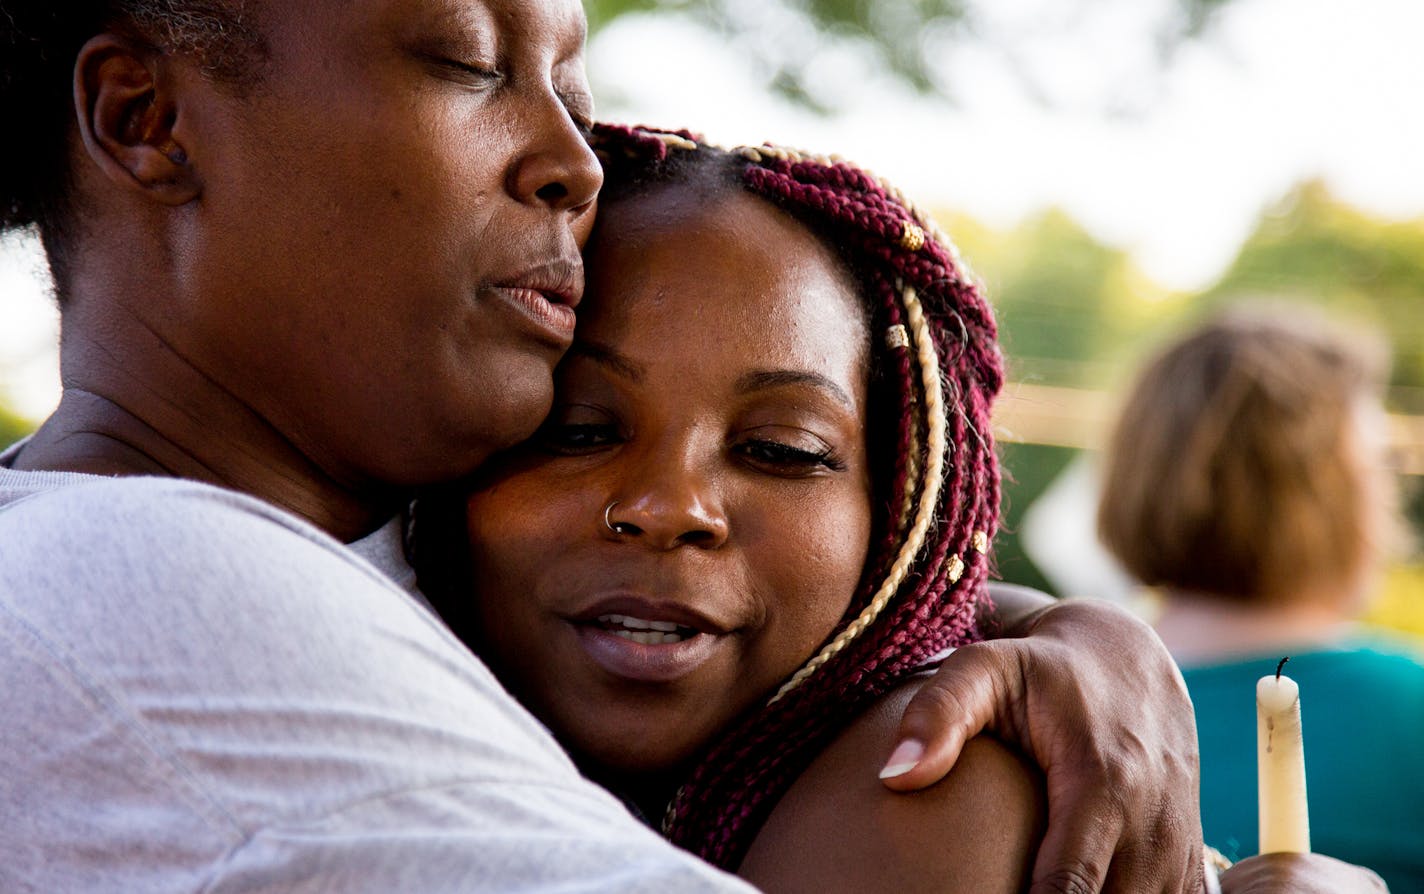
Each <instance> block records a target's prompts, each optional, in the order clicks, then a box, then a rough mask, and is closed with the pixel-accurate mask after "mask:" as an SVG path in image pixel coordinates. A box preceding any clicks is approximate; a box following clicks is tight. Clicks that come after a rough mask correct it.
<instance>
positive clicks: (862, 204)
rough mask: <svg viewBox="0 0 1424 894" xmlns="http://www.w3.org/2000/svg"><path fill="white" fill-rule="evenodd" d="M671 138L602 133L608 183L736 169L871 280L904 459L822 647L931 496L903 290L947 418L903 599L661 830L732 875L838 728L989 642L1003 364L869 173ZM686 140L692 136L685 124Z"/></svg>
mask: <svg viewBox="0 0 1424 894" xmlns="http://www.w3.org/2000/svg"><path fill="white" fill-rule="evenodd" d="M661 133H664V132H657V131H649V130H646V129H643V128H626V127H603V126H600V127H599V128H598V129H597V131H596V133H595V140H594V143H595V147H596V148H597V149H599V151H600V156H601V157H602V158H604V160H605V166H606V168H607V176H608V182H609V184H610V187H611V188H612V189H613V190H615V191H616V190H617V189H618V188H619V184H620V183H625V184H626V183H639V182H641V183H670V182H678V178H679V177H686V176H687V172H689V171H690V170H692V169H693V167H694V166H695V165H697V164H698V163H699V160H698V159H688V160H686V162H685V163H684V164H683V167H681V168H677V167H676V166H675V164H674V162H676V161H677V160H678V159H679V156H694V155H695V156H709V158H705V159H702V160H701V162H700V163H704V164H708V165H715V164H724V165H727V166H728V167H729V168H730V169H732V170H736V171H738V172H739V177H740V181H741V183H742V185H743V187H744V188H746V189H747V190H749V191H750V192H752V193H753V194H756V195H759V196H762V197H763V198H765V199H767V200H768V201H770V202H772V203H773V204H775V205H777V206H778V207H781V208H783V209H785V210H786V211H788V212H789V213H791V214H792V215H793V216H794V217H796V218H797V219H798V220H800V221H802V222H803V223H805V224H806V225H807V226H808V227H810V228H811V229H812V230H813V231H815V232H817V233H818V234H820V235H822V236H823V238H828V241H829V242H830V243H831V245H832V247H833V248H834V249H835V250H836V251H837V253H838V254H839V255H840V256H841V257H843V258H844V259H845V260H846V261H847V263H848V265H849V266H850V267H851V268H852V270H854V271H855V273H856V274H857V275H858V277H859V278H860V280H861V282H862V286H863V295H864V297H865V300H866V303H867V306H868V309H869V311H870V317H871V321H872V327H873V328H872V353H873V354H874V355H876V356H875V361H876V363H877V365H878V369H879V371H880V377H881V384H880V386H879V387H880V389H881V390H880V391H879V392H877V394H876V399H878V400H880V401H882V402H883V403H884V404H885V405H886V406H885V409H884V410H882V412H884V414H885V415H884V416H882V417H880V418H883V419H885V420H886V421H885V423H884V424H883V425H880V426H879V429H878V430H877V431H872V432H871V440H872V442H874V441H875V440H876V439H877V438H880V439H883V442H884V443H882V447H883V448H884V449H883V451H882V454H881V455H880V456H879V457H878V459H879V460H880V461H882V462H884V463H887V464H891V465H892V466H893V476H889V477H886V478H885V479H884V482H885V483H884V484H882V486H881V491H882V492H881V493H880V494H877V505H876V507H875V509H876V516H877V518H876V522H875V530H876V531H877V532H878V534H877V538H878V540H877V542H876V543H873V544H872V549H871V551H870V560H869V562H868V564H867V567H866V573H865V574H864V576H863V579H862V582H861V585H860V586H859V588H858V591H857V593H856V595H855V598H854V599H853V600H852V601H851V604H850V607H849V609H848V610H847V612H846V615H845V617H844V618H843V619H842V621H841V625H840V627H839V628H838V629H837V630H836V631H834V632H833V633H832V635H831V637H828V639H827V642H830V640H831V639H834V637H835V636H836V635H837V634H839V633H840V632H841V630H843V629H845V628H846V626H847V625H848V624H850V623H851V622H852V621H853V620H855V619H856V618H857V617H858V616H859V615H860V613H861V612H862V610H863V609H865V607H866V606H867V605H868V604H869V602H870V599H871V597H872V596H873V595H874V594H875V593H876V591H877V590H878V589H879V588H880V586H881V584H882V582H883V581H884V580H885V578H886V575H887V573H888V570H889V566H890V564H891V562H892V561H893V560H894V559H895V557H896V556H897V555H898V553H899V552H900V550H901V547H902V546H903V543H904V538H905V533H904V531H903V530H902V526H901V524H900V521H901V520H900V515H901V508H902V506H904V505H905V503H904V501H905V496H906V494H907V492H908V493H910V494H911V495H912V496H915V497H916V498H917V497H918V495H919V494H920V492H921V491H922V486H923V483H922V482H919V481H916V480H911V478H910V475H909V471H910V467H911V462H910V460H909V454H910V448H911V445H912V441H914V440H915V439H914V438H913V436H912V433H913V432H914V431H915V430H916V426H917V422H916V420H917V419H918V420H919V422H918V427H919V429H920V432H921V433H920V436H919V439H918V440H919V442H921V443H917V444H916V448H915V449H917V450H920V451H923V450H924V448H925V445H924V443H922V442H923V440H924V434H923V432H924V429H925V427H926V426H925V422H924V420H925V418H926V412H927V411H926V407H925V395H924V392H923V389H922V388H921V387H920V384H919V383H920V375H921V373H920V369H919V362H918V360H917V358H916V355H915V354H914V350H915V349H914V347H913V346H912V347H910V348H890V347H888V346H887V345H886V343H885V341H884V334H885V332H886V330H887V328H888V327H891V326H895V325H905V326H907V327H908V325H909V320H908V319H907V317H906V315H905V312H904V305H903V301H902V297H901V296H902V291H903V289H904V288H913V289H914V290H915V292H916V293H917V294H918V297H919V300H920V302H921V304H922V306H923V311H924V314H925V316H926V318H927V322H928V326H929V329H930V333H931V338H932V341H933V342H934V344H935V347H936V349H937V352H938V360H939V366H940V374H941V377H942V381H943V383H944V400H945V402H946V414H947V421H948V425H947V431H946V435H947V440H948V442H949V448H948V455H947V456H946V466H945V473H944V476H943V480H944V486H943V490H942V491H941V495H940V499H939V502H938V505H937V506H936V507H935V518H934V523H933V524H932V525H931V527H930V529H929V532H928V534H927V536H926V540H925V543H924V545H923V546H922V547H921V549H920V551H919V553H918V556H917V557H916V559H915V562H914V564H913V566H912V568H911V571H910V573H909V574H908V575H907V576H906V578H905V579H904V581H903V582H902V583H901V584H900V586H899V589H898V592H897V593H896V594H895V597H894V598H893V599H892V600H891V601H890V603H889V604H888V605H887V606H886V608H885V609H884V610H883V611H882V612H881V614H880V616H879V617H878V618H877V619H876V620H875V621H874V622H873V623H871V624H870V626H869V627H867V628H866V629H865V630H864V631H863V632H862V633H861V635H860V636H859V637H857V638H855V639H853V640H851V641H850V642H849V644H847V645H846V646H845V648H844V649H843V650H842V651H841V652H839V653H838V654H836V655H834V656H833V657H832V658H830V660H829V661H827V662H826V663H825V664H824V665H823V666H821V667H820V668H818V669H817V670H816V671H815V672H814V673H812V674H811V675H810V676H809V677H807V678H806V679H805V681H804V682H803V683H802V684H801V685H799V686H797V687H796V688H793V689H791V690H790V691H789V692H787V693H786V694H785V696H784V697H782V698H780V699H777V700H773V701H771V702H769V703H765V704H762V705H760V706H758V707H756V708H753V709H752V710H750V711H749V712H748V713H747V714H746V715H745V716H743V717H742V718H741V719H740V720H739V721H738V722H737V723H735V724H734V725H733V726H732V728H730V729H729V730H726V731H724V733H723V735H722V736H721V737H720V738H719V739H718V740H717V741H716V742H715V743H713V745H712V746H711V747H710V748H709V749H708V750H707V751H706V753H705V754H704V755H703V756H702V758H701V759H700V760H699V762H698V763H697V765H696V766H695V767H694V769H693V770H692V772H691V774H690V775H689V776H688V778H687V780H686V782H685V784H684V785H683V787H682V789H681V790H680V791H679V793H678V796H677V797H676V798H675V799H674V802H673V804H672V805H671V806H670V809H669V811H668V815H667V818H666V820H665V823H664V831H665V832H666V834H667V835H668V837H669V838H671V839H672V840H673V841H674V842H675V843H677V844H679V845H680V846H682V847H684V848H686V849H688V850H690V851H692V852H693V853H696V854H698V855H699V856H701V857H703V858H704V859H706V860H708V861H710V862H712V863H714V864H716V865H718V866H721V867H724V868H726V869H735V868H736V867H737V866H738V865H739V864H740V863H741V860H742V857H743V855H744V854H745V853H746V849H747V847H748V845H749V844H750V843H751V840H752V839H753V838H754V837H755V835H756V833H757V831H758V830H759V829H760V827H761V824H762V822H763V821H764V820H765V818H766V815H767V813H768V812H769V811H770V809H771V808H772V807H773V806H774V805H775V804H776V802H777V801H778V800H779V799H780V797H781V796H782V794H783V793H784V792H785V791H786V789H787V788H788V787H789V786H790V784H791V783H792V782H793V781H794V780H795V779H796V777H797V776H799V775H800V773H801V772H802V771H803V770H804V769H805V767H806V765H807V764H808V763H809V762H810V761H811V759H812V758H814V757H815V755H816V754H818V753H819V752H820V751H821V750H822V749H823V748H824V747H825V746H826V744H827V743H828V742H829V741H830V740H831V738H832V737H834V736H835V735H836V734H837V733H838V732H840V731H841V730H842V729H843V728H844V727H845V726H846V725H847V724H849V723H850V722H851V721H852V720H853V719H854V718H855V717H856V715H857V714H859V713H860V712H861V711H862V710H864V708H866V707H867V706H868V705H869V704H870V703H872V702H873V701H874V700H875V699H877V698H879V697H880V696H881V695H883V694H884V693H886V692H887V691H889V690H890V689H892V688H894V687H895V686H896V685H897V684H899V683H900V682H902V681H903V680H904V679H905V678H906V677H907V676H908V675H910V674H912V673H914V672H915V671H917V670H918V669H920V668H921V667H922V666H923V665H924V664H925V662H926V661H927V660H928V659H930V658H931V657H932V656H934V655H935V654H937V653H938V652H941V651H942V650H944V649H945V648H947V647H949V646H957V645H962V644H964V643H967V642H971V641H973V640H974V639H977V638H978V631H977V630H976V628H975V625H974V615H975V609H976V606H977V605H978V604H979V603H980V602H982V601H984V600H986V599H987V598H988V597H987V589H986V580H987V576H988V570H989V559H988V556H987V555H985V554H983V553H981V552H979V551H978V550H977V549H976V548H975V542H976V539H975V533H976V532H983V535H984V536H985V537H990V538H991V537H992V536H993V534H994V532H995V530H996V529H997V525H998V511H999V469H998V463H997V460H996V458H995V454H994V445H993V441H992V437H991V423H990V418H989V413H990V409H991V407H992V404H993V399H994V396H995V395H996V394H997V393H998V391H999V388H1000V386H1001V384H1002V379H1003V368H1002V360H1001V357H1000V354H999V351H998V346H997V341H996V336H997V331H996V328H995V324H994V319H993V314H992V312H991V311H990V309H989V306H988V304H987V302H986V301H985V300H984V297H983V295H982V293H981V291H980V289H979V286H978V285H977V284H976V283H975V282H974V281H973V279H972V278H971V277H970V276H969V275H968V273H967V272H966V271H964V270H963V269H961V267H960V265H959V264H958V263H957V262H956V260H955V259H954V256H953V253H952V250H951V249H950V248H949V246H947V245H944V244H941V243H940V242H939V241H937V240H936V239H935V238H934V235H933V234H934V233H935V230H934V228H933V227H932V226H930V225H929V224H928V222H926V221H924V220H922V219H919V218H917V217H916V215H915V214H914V213H913V212H912V210H911V209H909V208H907V207H906V206H905V205H904V204H902V203H901V202H899V201H896V200H895V198H894V197H893V196H892V195H891V194H890V193H888V192H887V191H886V189H885V188H883V187H882V186H881V185H880V184H879V183H878V182H877V181H876V180H875V179H874V178H873V177H872V176H871V175H869V174H868V173H867V172H865V171H862V170H860V169H859V168H856V167H854V166H852V165H849V164H845V163H839V162H837V163H825V162H823V161H821V160H809V159H804V158H799V157H796V156H790V157H782V153H778V152H776V151H775V150H767V151H766V152H749V153H746V155H745V156H742V155H733V154H730V153H727V152H725V151H724V150H720V149H716V148H714V147H707V146H698V147H697V148H696V149H695V150H693V149H687V148H685V147H684V148H672V149H669V148H668V144H667V142H666V141H665V139H664V137H662V136H661V135H660V134H661ZM675 136H677V137H680V138H682V139H687V140H694V139H695V138H693V137H692V135H691V134H687V133H685V132H679V133H677V134H675ZM907 224H910V225H914V226H917V227H922V228H923V230H924V231H926V232H925V241H924V244H923V245H922V246H920V247H918V248H914V247H910V246H907V245H905V244H903V243H902V234H904V233H905V231H906V226H907ZM911 337H912V338H913V333H911ZM890 408H893V410H891V409H890ZM891 415H893V416H894V421H893V422H891V421H889V418H888V417H889V416H891ZM892 438H893V441H892V440H891V439H892ZM875 455H876V454H875V453H874V452H873V449H872V456H875ZM917 460H918V462H917V463H916V464H915V468H916V469H918V474H920V475H923V474H924V470H925V469H926V462H925V458H924V457H923V456H920V457H917ZM953 557H958V560H959V561H961V562H962V563H963V566H962V576H961V577H960V578H959V579H958V581H957V582H956V581H952V580H951V578H950V569H951V566H952V565H953V564H954V559H953ZM770 695H771V693H768V696H770Z"/></svg>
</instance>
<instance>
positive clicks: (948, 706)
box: [880, 643, 1021, 791]
mask: <svg viewBox="0 0 1424 894" xmlns="http://www.w3.org/2000/svg"><path fill="white" fill-rule="evenodd" d="M1000 645H1001V644H999V643H975V644H974V645H971V646H965V647H963V648H961V649H957V650H955V652H954V654H952V655H950V656H949V657H948V658H946V659H945V660H944V663H942V664H941V665H940V666H939V669H938V670H937V671H935V673H934V676H932V677H930V678H929V679H928V680H926V681H925V682H924V683H923V684H922V685H921V686H920V689H919V691H918V692H916V693H915V696H914V698H913V699H911V700H910V703H909V704H908V705H907V706H906V707H905V713H904V715H903V716H902V717H901V718H900V726H899V729H898V730H897V732H896V735H895V742H896V745H895V748H894V750H893V751H892V752H891V753H890V755H889V758H888V760H887V761H886V763H885V767H884V769H882V770H881V771H880V778H881V780H883V781H884V783H885V785H886V786H887V787H888V788H891V789H894V790H895V791H914V790H915V789H921V788H926V787H927V786H930V785H933V784H935V783H936V782H938V781H940V780H941V779H943V778H944V776H945V774H947V773H948V772H949V771H950V769H951V768H952V767H953V766H954V764H955V762H956V761H958V760H959V754H960V752H961V751H962V750H963V749H964V743H965V742H967V741H969V740H970V739H972V738H974V736H976V735H978V734H979V733H981V732H983V731H984V730H986V729H994V728H995V727H996V724H998V723H999V722H1001V718H1002V712H1003V711H1004V709H1005V708H1006V707H1007V706H1008V705H1009V704H1010V701H1011V700H1012V701H1015V702H1016V701H1018V699H1017V693H1016V692H1011V691H1009V690H1010V689H1011V688H1013V687H1010V686H1009V685H1008V684H1007V683H1006V679H1007V678H1009V677H1010V675H1007V674H1005V673H1004V672H1003V665H1004V661H1005V658H1004V656H1003V655H1001V654H1000V652H1001V649H1000V648H998V646H1000ZM1012 678H1013V679H1014V680H1016V681H1018V682H1021V678H1019V677H1017V676H1014V677H1012ZM1015 686H1017V683H1016V684H1015Z"/></svg>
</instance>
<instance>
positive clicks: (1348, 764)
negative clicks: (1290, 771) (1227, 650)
mask: <svg viewBox="0 0 1424 894" xmlns="http://www.w3.org/2000/svg"><path fill="white" fill-rule="evenodd" d="M1280 657H1281V656H1279V655H1272V656H1262V657H1261V658H1258V659H1249V660H1242V661H1237V662H1235V663H1232V664H1222V665H1212V666H1203V667H1184V668H1183V669H1182V674H1183V676H1184V677H1185V678H1186V681H1187V689H1188V690H1189V691H1190V692H1191V696H1192V703H1193V704H1194V705H1195V706H1196V715H1197V735H1198V737H1199V739H1200V742H1201V760H1202V770H1201V777H1202V787H1201V800H1202V828H1203V832H1204V835H1205V839H1206V843H1207V844H1210V845H1212V846H1214V847H1216V848H1218V849H1219V850H1220V851H1221V852H1222V853H1224V854H1225V855H1226V856H1227V857H1229V858H1230V859H1232V860H1237V859H1240V858H1242V857H1249V856H1252V855H1253V854H1255V853H1256V850H1257V837H1256V832H1257V815H1256V681H1257V680H1258V679H1259V678H1261V677H1263V676H1265V675H1266V674H1269V673H1273V672H1274V671H1275V667H1276V663H1277V662H1278V661H1279V660H1280ZM1285 673H1286V674H1287V675H1288V676H1289V677H1291V679H1293V680H1295V681H1296V682H1297V683H1298V684H1300V703H1301V724H1302V726H1303V728H1304V735H1305V775H1306V792H1307V796H1308V797H1309V799H1310V843H1311V849H1312V850H1314V851H1316V852H1317V853H1322V854H1328V855H1330V856H1332V857H1338V858H1340V859H1342V860H1346V861H1348V862H1351V863H1357V864H1360V865H1362V866H1368V867H1370V868H1371V869H1373V870H1375V871H1376V872H1378V873H1379V874H1380V875H1381V876H1382V877H1383V878H1384V880H1385V881H1386V882H1387V883H1388V884H1389V889H1390V891H1391V892H1393V894H1407V892H1416V891H1417V892H1421V894H1424V664H1421V663H1420V661H1419V659H1418V658H1417V657H1414V656H1411V655H1409V654H1408V653H1407V652H1406V651H1405V650H1404V649H1402V648H1399V647H1397V646H1394V645H1384V644H1382V643H1365V642H1357V643H1354V644H1351V645H1349V646H1345V647H1342V648H1340V649H1339V650H1333V651H1321V652H1311V653H1306V654H1299V655H1292V656H1291V660H1290V663H1288V664H1287V665H1286V670H1285Z"/></svg>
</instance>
